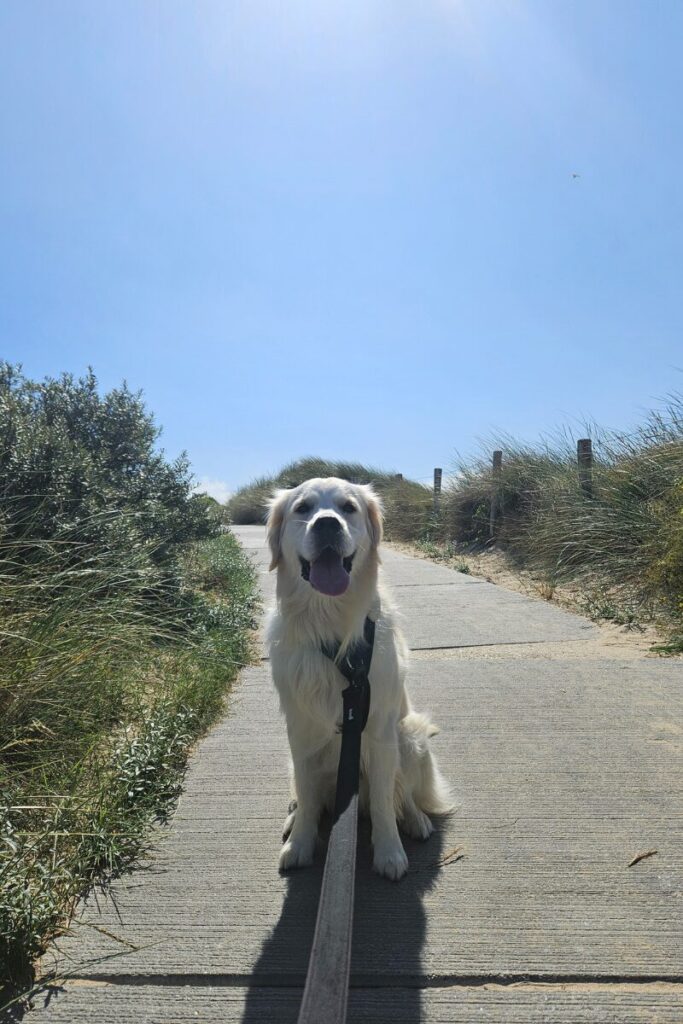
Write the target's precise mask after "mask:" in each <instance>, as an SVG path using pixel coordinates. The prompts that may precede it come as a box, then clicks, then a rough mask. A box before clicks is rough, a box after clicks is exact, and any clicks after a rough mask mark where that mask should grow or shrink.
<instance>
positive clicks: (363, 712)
mask: <svg viewBox="0 0 683 1024" xmlns="http://www.w3.org/2000/svg"><path fill="white" fill-rule="evenodd" d="M340 646H341V645H340V644H339V643H338V642H336V643H334V644H324V645H323V646H322V648H321V650H322V652H323V654H324V655H325V657H326V658H329V659H330V661H333V662H334V663H335V665H336V666H337V668H338V669H339V671H340V672H341V674H342V675H343V676H344V679H346V680H347V682H348V684H349V685H348V686H347V688H346V689H345V690H343V691H342V700H343V702H344V717H343V719H342V735H344V734H346V733H347V732H354V731H356V730H358V732H359V733H361V732H362V731H363V729H364V728H365V725H366V722H367V720H368V715H369V713H370V679H369V675H370V663H371V662H372V653H373V651H374V649H375V623H374V622H373V621H372V619H371V618H369V617H367V618H366V619H365V623H364V624H363V639H362V640H358V641H357V642H356V643H355V644H353V646H352V647H349V648H347V650H346V651H345V652H344V655H343V657H342V658H341V659H340V660H339V661H337V657H338V655H339V648H340ZM358 723H360V728H358Z"/></svg>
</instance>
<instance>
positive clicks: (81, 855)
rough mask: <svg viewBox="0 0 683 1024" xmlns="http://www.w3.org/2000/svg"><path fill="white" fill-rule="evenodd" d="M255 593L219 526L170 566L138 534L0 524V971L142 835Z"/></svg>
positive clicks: (137, 847)
mask: <svg viewBox="0 0 683 1024" xmlns="http://www.w3.org/2000/svg"><path fill="white" fill-rule="evenodd" d="M86 533H88V531H86ZM19 548H20V550H19ZM254 593H255V580H254V571H253V568H252V565H251V563H250V562H249V561H248V560H247V559H246V558H245V556H244V555H243V553H242V552H241V550H240V549H239V546H238V545H237V543H236V542H235V540H234V538H233V537H232V536H231V535H229V534H224V535H222V536H219V537H216V538H213V539H211V540H206V541H198V542H195V543H193V544H190V545H189V546H187V547H186V548H185V549H184V550H183V551H181V552H180V553H179V554H178V557H177V561H176V565H175V568H174V571H173V578H171V576H170V575H169V573H168V572H164V573H159V571H158V569H157V568H156V567H155V565H154V562H153V560H152V559H150V557H149V551H148V550H147V546H146V545H142V546H141V547H139V548H138V549H135V548H134V549H132V550H130V551H128V552H125V551H123V550H122V549H121V548H120V547H116V548H113V549H108V548H106V547H103V546H102V544H101V542H99V541H98V542H97V543H90V542H87V541H86V542H81V541H79V538H78V533H77V532H76V533H75V534H73V533H71V534H70V533H69V532H68V531H62V532H61V533H59V534H57V535H56V536H55V537H53V538H51V539H50V540H49V541H35V542H31V541H30V540H28V539H23V540H20V541H18V540H16V539H15V538H7V536H5V537H4V538H3V536H2V534H1V532H0V608H1V609H2V619H1V627H0V628H1V633H0V639H1V642H0V793H1V794H2V796H1V798H0V965H2V968H3V971H2V972H0V982H2V981H4V982H5V983H11V984H12V985H14V986H15V987H16V986H21V985H22V984H26V982H27V979H28V978H30V972H31V963H32V961H33V959H34V957H35V956H36V955H37V954H38V953H40V951H41V950H42V949H43V948H44V947H45V943H46V941H47V939H49V938H50V937H51V936H52V935H54V934H55V933H56V932H57V931H58V930H59V929H60V928H61V927H63V926H64V924H65V922H67V921H68V918H69V915H70V912H71V910H72V908H73V905H74V903H75V901H76V900H77V899H78V897H79V896H80V895H81V894H82V893H84V892H85V891H86V890H87V889H88V887H89V886H90V885H92V884H93V882H94V881H96V880H100V881H102V880H106V879H107V878H109V877H111V876H112V875H114V874H116V873H117V872H119V871H121V870H122V869H123V868H124V867H125V866H126V865H127V864H129V863H130V862H131V860H132V859H133V858H134V857H136V856H137V855H138V854H139V853H140V851H141V850H142V849H144V847H145V843H146V841H147V838H146V837H147V836H148V827H149V823H150V821H151V820H152V819H154V818H155V817H156V818H163V816H164V814H165V813H166V811H167V809H168V807H169V805H170V802H171V801H172V800H173V799H174V797H175V796H176V795H177V791H178V786H179V782H180V779H181V776H182V770H183V767H184V763H185V759H186V756H187V751H188V748H189V746H190V744H191V743H192V741H193V740H194V738H195V737H196V736H198V735H199V734H200V733H201V732H202V730H203V729H205V728H206V726H207V725H208V724H209V723H210V722H211V721H212V720H213V719H214V718H215V716H216V715H217V714H218V712H219V711H220V709H221V707H222V703H223V700H224V698H225V694H226V692H227V689H228V687H229V685H230V682H231V681H232V680H233V679H234V677H235V675H236V673H237V671H238V670H239V668H240V667H241V666H242V665H244V664H245V663H246V662H248V661H249V659H250V657H251V647H250V643H251V641H250V636H251V634H250V627H251V626H252V625H253V606H254V600H255V598H254Z"/></svg>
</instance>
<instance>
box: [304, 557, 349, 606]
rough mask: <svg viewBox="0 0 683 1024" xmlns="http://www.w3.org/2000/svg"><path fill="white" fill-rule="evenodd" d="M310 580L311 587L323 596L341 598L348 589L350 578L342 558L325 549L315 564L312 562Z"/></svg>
mask: <svg viewBox="0 0 683 1024" xmlns="http://www.w3.org/2000/svg"><path fill="white" fill-rule="evenodd" d="M308 578H309V581H310V584H311V586H312V587H315V589H316V590H319V591H320V593H321V594H327V595H328V597H339V595H340V594H343V593H344V591H345V590H346V588H347V587H348V585H349V579H350V576H349V574H348V572H347V571H346V569H345V568H344V566H343V564H342V560H341V556H340V555H338V554H337V552H336V551H333V550H332V548H325V550H324V551H323V552H322V554H321V555H319V557H318V558H316V560H315V562H311V571H310V574H309V577H308Z"/></svg>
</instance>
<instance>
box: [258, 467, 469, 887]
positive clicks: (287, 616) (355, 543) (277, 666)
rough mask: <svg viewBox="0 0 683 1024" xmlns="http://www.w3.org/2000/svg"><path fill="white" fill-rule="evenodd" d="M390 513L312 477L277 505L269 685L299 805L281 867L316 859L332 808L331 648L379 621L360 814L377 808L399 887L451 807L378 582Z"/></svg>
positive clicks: (372, 499) (272, 520) (376, 839)
mask: <svg viewBox="0 0 683 1024" xmlns="http://www.w3.org/2000/svg"><path fill="white" fill-rule="evenodd" d="M381 538H382V510H381V506H380V502H379V500H378V498H377V495H376V494H375V492H374V491H373V489H372V487H371V486H368V485H361V484H352V483H348V482H347V481H345V480H340V479H337V478H336V477H328V478H326V479H314V480H307V481H306V482H305V483H303V484H301V485H300V486H298V487H294V488H292V489H290V490H281V491H278V492H277V493H276V494H275V495H274V497H273V498H272V500H271V502H270V514H269V517H268V543H269V545H270V549H271V552H272V563H271V566H270V568H271V570H272V569H277V605H276V607H275V609H274V610H273V611H272V613H271V615H270V617H269V621H268V626H267V642H268V647H269V651H270V663H271V668H272V673H273V681H274V683H275V686H276V688H277V691H278V693H279V696H280V706H281V708H282V711H283V713H284V715H285V718H286V721H287V734H288V737H289V746H290V750H291V755H292V775H293V790H294V797H295V800H296V804H295V807H294V810H293V811H292V813H291V814H290V815H289V817H288V818H287V820H286V821H285V825H284V831H285V835H286V839H285V842H284V845H283V847H282V852H281V854H280V869H281V870H283V871H286V870H287V869H289V868H295V867H302V866H304V865H307V864H310V863H311V862H312V860H313V852H314V849H315V844H316V839H317V836H318V821H319V818H320V815H321V813H322V811H323V810H324V809H325V808H331V807H332V806H333V804H334V793H335V784H336V776H337V766H338V762H339V751H340V744H341V737H340V731H341V718H342V696H341V695H342V690H344V689H345V688H346V686H347V685H348V683H347V681H346V679H345V678H344V677H343V676H342V674H341V673H340V671H339V669H338V668H337V667H336V664H335V662H334V661H333V660H332V659H331V658H330V657H328V655H327V654H325V653H324V652H323V648H324V647H327V648H328V650H329V649H330V648H331V647H333V646H335V645H336V644H340V645H341V646H340V654H341V653H343V652H344V650H346V649H348V647H349V646H350V645H351V644H353V643H354V642H356V641H358V640H359V639H360V638H362V636H363V628H364V624H365V619H366V617H369V618H370V619H372V620H373V621H374V622H375V624H376V628H375V645H374V650H373V655H372V663H371V666H370V676H369V678H370V693H371V696H370V713H369V717H368V720H367V725H366V728H365V731H364V732H363V737H362V744H361V784H360V806H361V810H365V811H367V810H368V808H369V813H370V819H371V823H372V845H373V866H374V869H375V870H376V871H377V872H379V874H380V875H385V876H386V877H387V878H391V879H394V880H398V879H399V878H401V877H402V876H403V875H404V874H405V873H406V871H407V870H408V858H407V857H406V854H405V851H404V849H403V844H402V842H401V838H400V836H399V831H398V825H400V826H401V828H402V830H403V831H404V832H406V833H407V834H408V835H410V836H414V837H416V838H418V839H427V838H428V837H429V836H430V835H431V833H432V832H433V826H432V823H431V821H430V820H429V818H428V814H445V813H447V812H448V811H449V810H451V808H452V802H451V797H450V794H449V791H448V787H447V785H446V783H445V782H444V780H443V778H442V777H441V775H440V774H439V771H438V769H437V767H436V764H435V762H434V758H433V757H432V754H431V752H430V750H429V742H428V741H429V737H430V736H432V735H434V734H435V733H436V732H438V730H437V728H436V727H435V726H434V725H432V723H431V722H430V721H429V719H428V718H427V716H426V715H422V714H418V713H417V712H415V711H414V710H413V708H412V706H411V703H410V698H409V697H408V693H407V690H406V687H405V681H404V680H405V674H406V668H407V661H408V650H407V647H406V644H405V641H404V639H403V637H402V635H401V633H400V631H399V629H398V626H397V624H396V613H395V611H394V609H393V607H392V605H391V603H390V600H389V598H388V596H387V592H386V590H385V588H384V586H383V585H382V584H381V582H380V568H379V562H380V559H379V553H378V548H379V544H380V540H381Z"/></svg>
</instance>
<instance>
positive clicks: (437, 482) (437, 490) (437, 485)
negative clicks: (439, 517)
mask: <svg viewBox="0 0 683 1024" xmlns="http://www.w3.org/2000/svg"><path fill="white" fill-rule="evenodd" d="M440 501H441V470H440V469H438V468H435V469H434V511H435V512H438V510H439V503H440Z"/></svg>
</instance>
